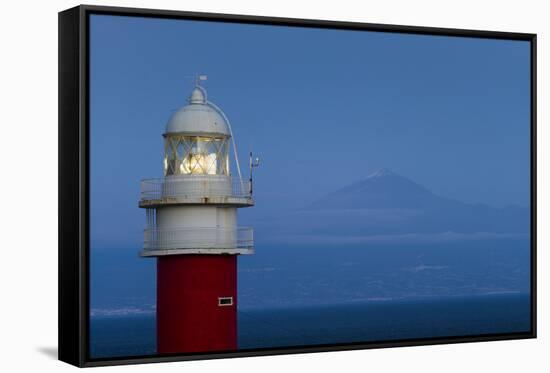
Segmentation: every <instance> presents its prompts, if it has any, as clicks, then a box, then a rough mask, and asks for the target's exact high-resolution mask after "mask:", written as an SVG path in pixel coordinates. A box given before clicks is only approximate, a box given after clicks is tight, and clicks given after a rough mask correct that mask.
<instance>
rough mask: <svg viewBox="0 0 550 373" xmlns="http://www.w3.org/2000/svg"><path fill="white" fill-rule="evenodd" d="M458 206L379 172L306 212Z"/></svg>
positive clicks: (392, 175)
mask: <svg viewBox="0 0 550 373" xmlns="http://www.w3.org/2000/svg"><path fill="white" fill-rule="evenodd" d="M457 204H458V203H457V202H455V201H452V200H450V199H445V198H442V197H439V196H437V195H435V194H433V193H432V192H430V191H429V190H428V189H426V188H424V187H423V186H421V185H419V184H417V183H415V182H413V181H411V180H409V179H407V178H405V177H403V176H400V175H397V174H395V173H393V172H392V171H390V170H388V169H385V168H384V169H381V170H378V171H376V172H374V173H373V174H371V175H369V176H368V177H367V178H366V179H363V180H360V181H357V182H355V183H353V184H350V185H348V186H345V187H344V188H341V189H339V190H336V191H334V192H332V193H330V194H328V195H327V196H325V197H323V198H321V199H320V200H318V201H316V202H314V203H313V204H312V205H310V206H308V207H307V208H306V209H307V210H345V209H423V210H429V209H440V208H442V207H444V206H445V207H450V206H453V205H457Z"/></svg>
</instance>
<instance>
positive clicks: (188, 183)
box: [141, 175, 251, 201]
mask: <svg viewBox="0 0 550 373" xmlns="http://www.w3.org/2000/svg"><path fill="white" fill-rule="evenodd" d="M212 197H232V198H250V197H251V194H250V182H249V181H247V180H243V179H241V178H238V177H229V176H221V175H178V176H168V177H165V178H158V179H146V180H142V181H141V200H142V201H151V200H160V199H163V198H212Z"/></svg>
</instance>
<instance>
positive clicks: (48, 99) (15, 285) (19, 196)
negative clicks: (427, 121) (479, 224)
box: [0, 0, 550, 373]
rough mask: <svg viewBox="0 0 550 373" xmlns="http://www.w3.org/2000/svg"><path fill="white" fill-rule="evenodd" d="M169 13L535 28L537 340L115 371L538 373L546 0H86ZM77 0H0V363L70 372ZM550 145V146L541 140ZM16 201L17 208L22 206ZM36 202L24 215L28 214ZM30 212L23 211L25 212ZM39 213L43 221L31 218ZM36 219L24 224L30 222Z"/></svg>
mask: <svg viewBox="0 0 550 373" xmlns="http://www.w3.org/2000/svg"><path fill="white" fill-rule="evenodd" d="M88 3H96V4H102V5H121V6H136V7H149V8H165V9H177V10H193V11H211V12H224V13H237V14H252V15H268V16H285V17H301V18H313V19H333V20H350V21H363V22H374V23H388V24H404V25H421V26H437V27H456V28H470V29H487V30H502V31H520V32H534V33H538V34H539V38H538V42H539V61H538V65H539V80H538V82H539V91H538V92H539V96H538V97H539V113H538V115H539V116H538V118H539V170H538V172H539V185H538V187H539V229H540V230H539V269H540V270H539V315H540V316H539V326H540V329H539V335H540V338H539V339H538V340H526V341H515V342H490V343H475V344H458V345H442V346H437V347H414V348H411V347H409V348H398V349H382V350H366V351H354V352H338V353H336V352H333V353H323V354H307V355H290V356H285V357H258V358H248V359H229V360H216V361H202V362H190V363H173V364H162V365H158V364H157V365H142V366H139V367H135V366H134V367H118V368H112V369H115V370H117V371H130V370H131V371H132V372H136V371H169V370H172V371H176V370H178V371H179V369H182V368H185V369H188V370H186V371H189V372H220V371H234V370H240V371H242V372H258V371H261V372H280V371H289V372H290V371H299V370H307V371H326V372H332V371H357V372H359V371H361V372H363V371H370V372H380V371H422V372H447V373H448V372H464V371H469V372H480V371H498V372H520V371H544V368H543V367H544V366H546V371H547V369H548V368H549V367H550V359H549V358H548V355H549V353H548V351H550V343H549V342H548V338H549V337H548V333H549V326H548V325H549V322H548V318H550V316H548V315H549V313H548V307H547V305H548V293H549V291H548V286H547V285H548V283H549V281H550V280H549V272H550V271H549V270H548V268H549V266H548V264H549V262H548V257H549V255H548V254H547V252H546V249H547V247H548V243H549V233H548V229H546V230H545V229H543V227H544V226H545V225H546V226H548V209H549V207H550V206H549V203H548V190H550V185H549V176H548V168H547V167H546V169H544V166H543V165H547V164H548V163H549V153H550V150H549V149H550V146H548V145H549V144H550V140H549V139H548V130H547V127H546V126H545V124H546V123H547V121H548V115H549V114H548V113H549V110H548V105H550V100H549V95H548V87H550V82H549V74H548V69H549V68H550V56H549V53H550V52H549V49H550V22H549V17H548V14H550V11H548V10H546V9H544V8H545V5H544V4H545V3H548V2H547V1H542V0H539V1H533V0H523V1H520V0H515V1H506V0H500V1H480V0H477V1H471V0H454V1H441V0H440V1H436V0H433V1H428V0H414V1H411V0H402V1H380V2H378V3H376V4H375V3H370V2H368V1H352V0H339V1H330V2H324V3H322V2H320V1H316V2H310V3H311V5H310V4H308V2H306V1H299V0H287V1H283V0H269V1H257V0H256V1H253V0H249V1H246V0H231V1H223V0H218V1H215V0H201V1H196V0H195V1H182V0H180V1H175V0H173V1H168V0H158V1H143V0H142V1H138V0H133V1H131V0H128V1H107V0H105V1H92V0H90V1H88ZM76 4H78V3H77V2H75V1H29V0H27V1H5V2H3V3H2V12H1V17H2V19H1V22H0V28H1V30H0V38H1V43H0V46H1V47H0V52H1V54H0V56H1V57H0V61H1V69H0V92H1V100H0V131H1V134H0V151H1V152H2V153H1V157H0V162H1V168H0V169H1V171H2V181H1V182H0V188H1V193H0V196H1V198H2V203H1V204H0V206H2V209H3V213H2V214H0V216H1V217H0V219H2V222H1V227H2V229H1V232H2V235H3V240H2V242H1V244H0V245H1V247H2V252H3V254H4V256H3V257H2V258H1V260H0V276H1V281H0V286H1V292H0V302H1V306H0V310H1V317H0V343H1V346H0V351H1V353H0V355H1V356H2V358H1V359H0V369H1V370H2V371H4V372H16V371H23V370H25V371H31V372H32V371H40V372H47V371H50V370H52V371H53V370H60V371H65V370H69V369H70V367H69V366H68V365H65V364H63V363H60V362H58V361H56V360H55V359H53V358H52V354H53V353H55V352H54V351H55V348H56V345H57V255H56V254H57V241H56V240H57V219H56V211H57V174H56V167H57V12H58V11H59V10H63V9H66V8H69V7H71V6H73V5H76ZM542 144H546V148H545V147H544V146H542ZM21 205H24V206H25V207H24V208H20V206H21ZM31 211H32V212H31ZM31 213H32V214H34V216H32V217H31V216H30V215H29V214H31ZM37 222H41V223H40V224H38V223H37ZM30 224H32V225H30Z"/></svg>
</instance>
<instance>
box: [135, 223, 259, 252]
mask: <svg viewBox="0 0 550 373" xmlns="http://www.w3.org/2000/svg"><path fill="white" fill-rule="evenodd" d="M253 247H254V230H253V229H252V228H251V227H236V228H204V227H192V228H188V227H185V228H180V227H174V228H162V229H159V228H146V229H145V231H144V244H143V249H144V250H145V251H147V250H175V249H252V248H253Z"/></svg>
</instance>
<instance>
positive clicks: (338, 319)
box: [90, 292, 531, 358]
mask: <svg viewBox="0 0 550 373" xmlns="http://www.w3.org/2000/svg"><path fill="white" fill-rule="evenodd" d="M530 315H531V308H530V296H529V294H525V293H522V294H517V293H506V292H505V293H495V294H484V295H474V296H446V297H424V298H404V299H388V300H385V299H380V300H371V301H360V302H349V303H339V304H327V305H318V306H307V307H285V308H268V309H254V308H240V309H238V347H239V349H240V350H248V349H261V348H278V347H303V346H311V345H327V344H342V343H353V342H386V341H398V340H405V339H421V338H433V337H458V336H474V335H484V334H495V333H498V334H500V333H506V334H508V333H521V332H528V331H529V330H530V328H531V318H530ZM155 345H156V339H155V314H154V312H153V313H148V314H138V315H116V316H105V315H101V316H92V317H91V318H90V356H91V357H92V358H116V357H131V356H143V355H153V354H155V353H156V350H155Z"/></svg>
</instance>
